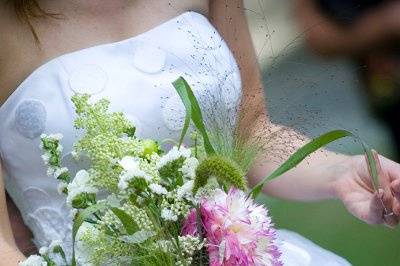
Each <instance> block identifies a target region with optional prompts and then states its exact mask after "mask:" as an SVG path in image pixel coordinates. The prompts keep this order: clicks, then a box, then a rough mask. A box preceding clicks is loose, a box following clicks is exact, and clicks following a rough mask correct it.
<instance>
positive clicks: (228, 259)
mask: <svg viewBox="0 0 400 266" xmlns="http://www.w3.org/2000/svg"><path fill="white" fill-rule="evenodd" d="M200 212H201V221H202V225H203V228H204V231H205V237H206V238H207V250H208V253H209V258H210V265H211V266H220V265H227V266H230V265H232V266H233V265H239V266H252V265H254V266H278V265H279V266H280V265H282V263H281V262H280V260H279V257H280V252H279V251H278V248H277V246H276V245H275V239H276V231H275V229H274V228H273V224H272V222H271V219H270V217H269V216H268V211H267V210H266V209H265V208H264V207H263V206H261V205H257V204H255V203H254V202H253V200H252V199H250V198H247V197H246V194H245V193H244V192H243V191H241V190H238V189H235V188H231V189H230V190H229V192H228V193H225V192H224V191H222V190H217V191H216V193H215V194H214V195H213V196H212V197H211V198H207V199H202V200H201V203H200ZM182 233H183V234H190V235H196V234H197V223H196V210H194V209H193V210H192V211H191V213H190V214H189V216H188V218H187V220H186V221H185V224H184V226H183V229H182Z"/></svg>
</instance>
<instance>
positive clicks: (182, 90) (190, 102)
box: [172, 77, 215, 154]
mask: <svg viewBox="0 0 400 266" xmlns="http://www.w3.org/2000/svg"><path fill="white" fill-rule="evenodd" d="M172 84H173V85H174V87H175V89H176V91H177V92H178V94H179V96H180V97H181V100H182V103H183V105H184V106H185V109H186V117H185V124H184V127H183V129H182V134H181V139H180V141H179V145H181V144H182V141H183V138H184V137H185V135H186V132H187V130H188V128H189V123H190V119H191V120H192V121H193V124H194V125H195V126H196V128H197V129H198V130H199V132H200V134H201V135H202V137H203V141H204V148H205V149H206V152H207V154H214V153H215V150H214V148H213V146H212V144H211V142H210V139H209V137H208V133H207V130H206V127H205V126H204V121H203V116H202V114H201V108H200V106H199V103H198V102H197V99H196V97H195V96H194V93H193V91H192V89H191V88H190V86H189V84H188V83H187V81H186V80H185V79H184V78H183V77H179V78H178V79H177V80H175V81H174V82H173V83H172Z"/></svg>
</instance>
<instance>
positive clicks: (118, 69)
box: [0, 0, 400, 265]
mask: <svg viewBox="0 0 400 266" xmlns="http://www.w3.org/2000/svg"><path fill="white" fill-rule="evenodd" d="M189 10H191V12H189ZM121 40H122V41H121ZM0 47H1V49H0V103H1V104H2V105H1V107H0V136H1V137H0V154H1V161H2V173H3V175H2V178H0V254H1V256H0V257H1V264H2V265H16V264H17V262H18V261H20V260H23V258H24V255H23V254H22V252H21V251H19V250H18V249H17V246H16V243H15V240H14V237H13V233H12V230H11V225H10V224H11V223H14V221H12V222H11V223H10V220H9V217H8V214H7V208H6V199H5V190H7V191H8V194H9V195H10V196H11V198H12V200H13V201H14V203H15V204H16V206H17V207H18V209H19V210H20V212H21V214H22V217H23V220H24V223H25V224H26V225H27V226H28V227H29V229H30V230H31V231H32V233H33V236H34V243H35V244H36V246H37V247H40V246H43V245H48V244H49V241H51V239H56V238H58V239H65V238H68V235H70V221H69V217H68V213H69V212H68V209H67V208H66V207H65V205H63V202H64V199H63V198H62V196H60V195H58V193H57V187H56V182H53V181H55V180H52V179H50V178H47V177H46V172H45V167H44V165H43V163H42V162H41V159H40V149H39V148H38V146H39V138H40V135H41V134H42V133H53V132H60V133H62V134H63V135H64V139H63V146H64V147H71V144H72V143H73V141H74V138H75V137H76V136H75V131H74V129H73V127H72V126H71V125H72V120H73V119H74V112H73V109H72V106H71V103H70V100H69V99H70V97H71V95H73V94H74V93H76V92H78V93H79V92H80V93H82V92H86V93H90V94H92V95H94V97H106V98H108V99H110V101H111V103H112V108H113V109H115V110H120V111H123V112H124V113H126V114H127V116H128V117H130V118H131V119H132V120H133V121H134V123H135V126H137V130H138V134H139V135H140V136H146V137H151V138H157V139H160V140H161V139H165V138H174V137H176V136H178V134H179V130H180V128H181V126H182V112H183V111H182V106H181V105H180V102H179V98H177V96H176V95H175V92H174V89H173V87H171V82H172V81H173V80H175V79H176V78H177V77H179V76H184V77H185V78H186V79H187V80H188V81H189V83H190V84H191V85H192V87H193V89H194V91H195V93H196V94H197V96H198V98H199V100H200V102H201V104H202V107H203V109H204V110H205V113H208V114H212V115H213V116H218V115H220V114H219V113H218V112H216V110H217V108H215V105H214V103H211V101H210V100H211V99H213V100H215V99H218V105H223V106H225V112H226V113H228V114H232V113H235V112H234V111H235V110H236V109H238V106H239V103H241V104H240V107H241V114H242V115H241V119H240V120H239V123H238V124H239V130H243V131H246V132H247V133H248V134H247V135H248V136H251V137H252V138H258V139H264V140H265V141H267V139H268V147H269V149H268V152H266V153H265V154H262V155H261V156H259V159H258V162H257V163H256V164H255V165H254V167H253V168H252V170H251V172H250V173H249V175H248V176H249V180H250V183H251V184H255V183H256V182H257V181H258V180H260V178H262V177H263V176H265V174H266V173H268V172H270V171H271V170H273V169H275V167H277V165H278V163H279V158H278V157H279V153H280V152H279V150H282V147H284V148H286V146H282V145H286V144H287V143H290V146H292V147H293V144H296V145H297V147H298V146H299V145H301V143H302V141H301V140H302V139H304V138H303V137H302V136H300V135H299V134H297V133H295V132H293V131H291V130H290V129H286V128H282V127H280V126H278V125H274V124H272V123H270V122H269V121H268V118H267V115H266V111H265V109H264V99H263V89H262V84H261V78H260V71H259V68H258V66H257V64H256V56H255V52H254V50H253V46H252V43H251V39H250V35H249V31H248V27H247V23H246V20H245V16H244V14H243V3H242V1H240V0H229V1H222V0H218V1H217V0H209V1H208V0H169V1H167V0H162V1H160V0H157V1H155V0H135V1H134V0H116V1H101V0H96V1H83V0H73V1H61V0H60V1H48V0H37V1H35V0H9V1H1V2H0ZM88 47H90V48H88ZM218 110H220V109H218ZM212 115H210V117H212ZM234 116H235V117H236V115H234ZM144 118H145V120H144ZM141 119H142V120H141ZM224 123H230V122H229V119H228V120H224ZM244 129H245V130H244ZM271 136H279V137H276V138H273V137H271ZM274 149H276V152H274ZM70 152H71V150H68V148H67V149H66V150H64V151H63V155H64V157H63V160H65V161H66V163H68V162H70V163H71V164H73V162H72V160H71V156H70ZM322 153H323V154H321V153H319V154H317V155H313V156H311V157H310V158H309V159H308V161H307V163H303V164H301V165H299V166H298V167H297V168H296V169H294V170H292V171H291V172H289V173H287V174H285V175H283V176H281V177H280V178H278V179H276V180H274V181H273V182H271V183H269V185H268V186H267V187H266V188H265V189H264V192H265V193H267V194H269V195H271V196H274V197H279V198H284V199H291V200H300V201H312V200H321V199H329V198H336V199H339V200H341V201H342V202H343V204H344V205H345V207H346V208H347V209H348V210H349V212H351V213H352V214H353V215H354V216H356V217H358V218H359V219H361V220H363V221H365V222H366V223H369V224H386V225H388V226H390V227H394V226H396V225H397V223H398V215H400V165H399V164H397V163H395V162H392V161H390V160H388V159H386V158H384V157H382V156H379V157H378V155H377V161H378V162H380V164H379V167H378V168H379V169H378V170H379V174H380V183H381V184H380V187H381V189H379V190H378V191H377V192H374V189H373V187H372V184H371V181H370V180H371V179H370V176H369V170H368V166H367V164H366V161H365V159H364V157H363V156H346V155H341V154H334V153H331V152H328V151H323V152H322ZM75 163H76V162H75ZM3 180H4V186H3ZM293 184H296V186H293ZM9 211H10V210H9ZM26 240H28V241H29V239H26ZM279 243H280V244H279V245H280V249H281V252H282V253H283V255H282V260H283V262H284V263H285V265H328V264H329V265H349V263H348V262H347V261H346V260H345V259H342V258H340V257H338V256H336V255H335V254H333V253H331V252H329V251H326V250H324V249H322V248H321V247H318V246H317V245H315V244H313V243H312V242H311V241H309V240H307V239H304V238H303V237H301V236H299V235H297V234H295V233H292V232H288V231H283V230H281V231H280V232H279Z"/></svg>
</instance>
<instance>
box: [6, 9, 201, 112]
mask: <svg viewBox="0 0 400 266" xmlns="http://www.w3.org/2000/svg"><path fill="white" fill-rule="evenodd" d="M191 13H195V14H197V15H200V16H203V17H205V16H204V15H203V14H201V13H198V12H195V11H185V12H183V13H181V14H179V15H177V16H174V17H172V18H170V19H168V20H166V21H164V22H162V23H160V24H158V25H157V26H155V27H153V28H150V29H149V30H146V31H144V32H142V33H139V34H137V35H135V36H132V37H129V38H126V39H122V40H119V41H115V42H108V43H102V44H97V45H93V46H89V47H85V48H82V49H78V50H75V51H72V52H67V53H62V54H60V55H57V56H55V57H53V58H51V59H49V60H48V61H46V62H44V63H43V64H41V65H39V66H38V67H36V68H35V69H34V70H33V71H32V72H31V73H30V74H29V75H28V76H27V77H26V78H25V79H23V81H22V82H21V83H20V84H19V85H18V86H17V87H16V88H15V90H14V91H13V92H12V93H11V94H10V95H9V96H8V97H7V99H6V100H5V101H4V103H3V104H2V105H0V114H1V113H3V111H4V109H5V108H6V106H7V105H8V104H9V103H10V102H11V100H12V98H14V97H15V96H16V95H17V94H18V92H19V91H20V90H21V89H23V88H24V84H25V83H26V82H27V81H28V80H29V79H30V78H31V77H32V76H33V75H34V74H35V73H37V72H39V71H40V70H41V69H43V68H45V67H46V66H47V65H50V64H51V63H53V62H55V61H57V60H59V59H60V58H62V57H65V56H68V55H72V54H76V53H81V52H84V51H86V50H91V49H97V48H100V47H107V46H112V45H118V44H123V43H126V42H131V41H133V40H137V39H141V38H143V37H145V36H147V35H149V34H150V33H152V32H154V31H155V30H158V29H160V28H162V27H165V26H167V25H169V24H171V23H172V22H174V21H176V20H178V19H180V18H182V17H184V16H186V15H187V14H191Z"/></svg>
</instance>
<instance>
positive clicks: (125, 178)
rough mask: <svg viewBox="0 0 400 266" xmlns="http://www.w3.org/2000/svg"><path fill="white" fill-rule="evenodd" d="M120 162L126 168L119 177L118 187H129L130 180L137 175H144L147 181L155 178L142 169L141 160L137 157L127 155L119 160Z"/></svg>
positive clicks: (122, 188)
mask: <svg viewBox="0 0 400 266" xmlns="http://www.w3.org/2000/svg"><path fill="white" fill-rule="evenodd" d="M119 164H120V165H121V167H122V168H123V169H124V171H123V172H122V173H121V175H120V177H119V182H118V188H119V189H120V190H125V189H127V188H128V185H129V181H130V180H132V179H133V178H135V177H142V178H144V179H145V180H146V181H151V180H152V179H153V178H152V177H151V176H150V175H148V174H147V173H145V172H144V171H143V170H141V169H140V162H139V160H138V159H137V158H135V157H131V156H125V157H124V158H122V159H121V160H120V161H119Z"/></svg>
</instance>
